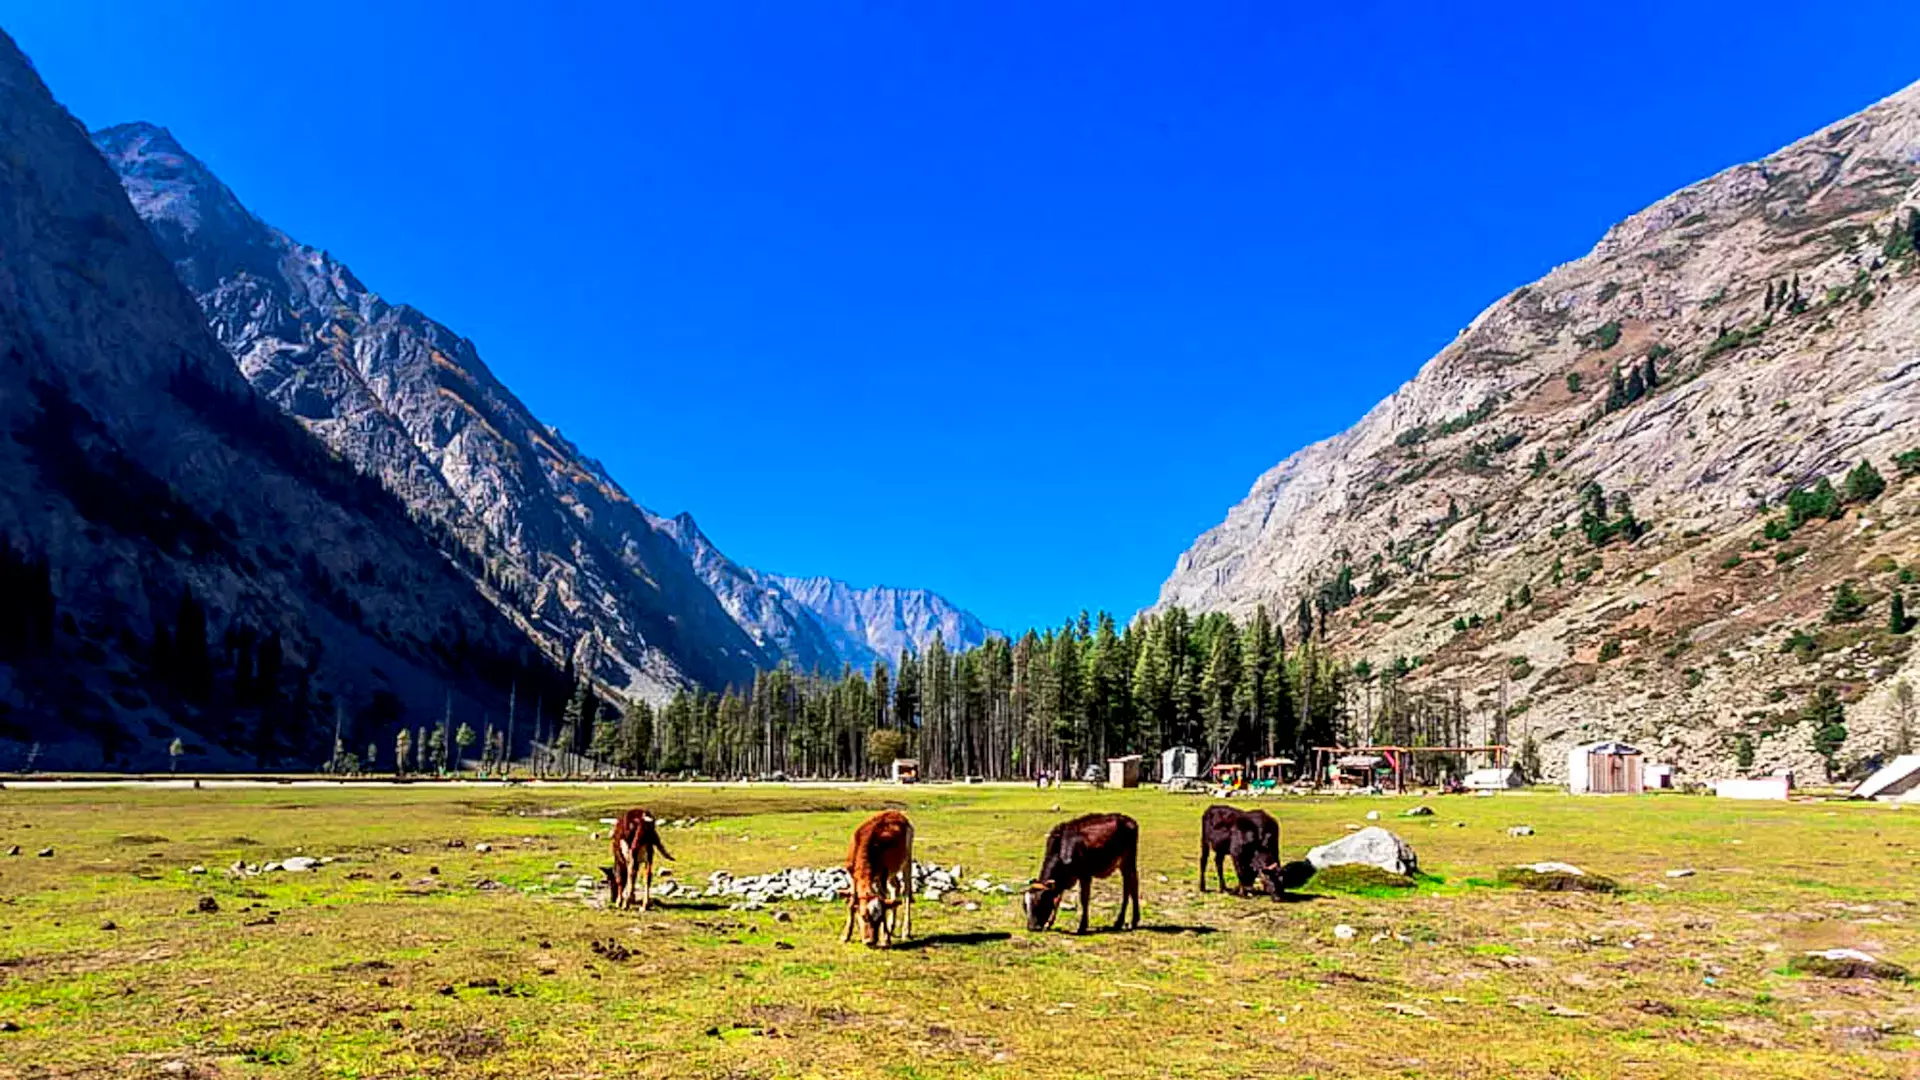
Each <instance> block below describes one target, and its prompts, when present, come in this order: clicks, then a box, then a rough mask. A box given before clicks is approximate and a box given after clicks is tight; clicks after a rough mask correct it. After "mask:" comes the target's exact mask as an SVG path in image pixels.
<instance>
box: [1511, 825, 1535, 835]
mask: <svg viewBox="0 0 1920 1080" xmlns="http://www.w3.org/2000/svg"><path fill="white" fill-rule="evenodd" d="M1507 835H1508V836H1532V835H1533V826H1531V825H1515V826H1514V827H1513V828H1511V829H1508V830H1507Z"/></svg>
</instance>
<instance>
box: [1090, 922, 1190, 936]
mask: <svg viewBox="0 0 1920 1080" xmlns="http://www.w3.org/2000/svg"><path fill="white" fill-rule="evenodd" d="M1216 933H1219V931H1218V930H1215V929H1214V928H1213V927H1211V926H1205V925H1201V924H1198V923H1196V924H1194V925H1192V926H1179V925H1176V924H1174V923H1157V924H1149V925H1146V926H1135V927H1132V928H1131V929H1129V928H1126V927H1120V926H1114V925H1112V924H1108V925H1106V926H1095V927H1091V928H1089V929H1088V930H1087V936H1088V937H1092V936H1093V935H1095V934H1194V935H1203V934H1216Z"/></svg>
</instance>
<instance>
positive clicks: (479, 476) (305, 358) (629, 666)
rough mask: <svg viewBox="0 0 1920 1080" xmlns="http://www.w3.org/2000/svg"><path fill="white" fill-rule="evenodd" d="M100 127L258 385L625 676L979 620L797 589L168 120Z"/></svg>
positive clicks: (548, 632)
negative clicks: (247, 191)
mask: <svg viewBox="0 0 1920 1080" xmlns="http://www.w3.org/2000/svg"><path fill="white" fill-rule="evenodd" d="M94 141H95V143H96V144H97V145H98V146H99V148H100V150H101V152H102V154H104V155H105V157H106V158H107V160H108V162H109V163H110V164H112V165H113V167H114V168H115V169H116V170H117V171H118V172H119V174H120V176H121V179H122V182H123V183H124V185H125V186H126V189H127V193H128V195H129V197H130V198H131V199H132V201H133V204H134V206H135V208H136V209H137V210H138V211H139V212H140V214H141V216H142V217H143V218H144V219H145V220H146V221H147V224H148V226H149V227H150V228H151V230H152V231H153V233H154V236H155V237H156V238H157V239H158V240H159V243H160V246H161V249H162V250H163V251H165V252H166V253H167V254H168V256H169V257H170V258H171V259H172V260H173V262H174V266H175V268H176V270H177V271H178V273H179V276H180V279H181V280H182V281H183V282H185V283H186V285H187V287H188V288H189V289H190V290H191V291H192V292H193V293H194V295H195V296H196V297H197V298H198V299H199V301H200V305H201V307H202V308H203V310H204V311H205V314H206V318H207V321H208V324H209V326H210V327H211V328H212V330H213V332H214V335H215V336H216V337H217V338H218V339H219V340H220V342H221V343H222V344H223V345H225V346H226V347H227V349H228V350H229V351H230V352H231V353H232V354H233V356H234V359H235V361H236V362H237V363H238V365H239V368H240V371H241V373H242V374H244V375H245V376H246V377H247V379H248V380H249V381H250V382H251V383H252V384H253V386H254V388H255V389H256V390H258V391H259V392H260V393H261V394H262V395H264V396H265V397H267V398H268V399H269V400H271V401H273V402H275V403H277V404H278V405H279V406H281V407H282V408H283V409H285V410H286V412H287V413H288V414H289V415H291V416H293V417H294V418H296V419H297V420H298V421H299V422H300V423H301V424H302V425H303V426H305V427H306V428H307V430H309V431H311V432H312V433H313V434H314V435H316V436H318V437H319V438H320V439H321V440H323V441H324V442H326V444H327V445H328V446H330V447H332V448H333V450H334V451H335V452H337V453H338V454H340V455H341V456H342V457H343V458H345V459H347V460H349V461H351V462H353V463H354V464H355V465H356V466H358V467H359V468H360V469H362V470H364V471H366V472H367V473H368V474H370V475H373V476H376V477H378V478H379V479H380V480H381V482H382V483H383V484H385V485H386V487H387V488H388V489H389V490H390V491H392V492H393V493H394V494H395V495H397V496H398V497H399V498H400V499H401V500H402V501H403V502H404V503H405V504H406V505H407V507H408V508H409V510H410V511H411V512H412V514H413V515H414V516H415V517H416V518H417V519H419V520H421V521H422V522H425V523H427V525H428V526H429V527H430V528H432V529H434V530H436V531H437V533H438V535H440V536H441V538H442V540H443V542H444V543H446V544H447V545H448V546H449V547H452V548H455V549H457V550H459V551H462V552H464V555H463V558H464V559H465V560H466V561H468V562H469V563H470V565H471V566H472V567H473V569H474V570H475V571H476V573H477V574H478V576H480V577H481V579H482V580H483V582H484V584H485V586H486V588H487V591H488V594H489V595H490V596H492V597H493V598H494V600H495V601H496V602H497V603H498V604H499V605H500V606H501V608H502V610H504V611H506V612H508V613H509V614H510V615H512V616H513V617H514V618H515V620H516V621H518V622H519V623H520V624H521V625H522V626H523V627H525V628H526V629H527V631H528V632H529V633H531V634H533V635H535V636H536V637H538V638H540V639H541V640H543V641H545V642H547V643H548V645H549V647H550V648H551V649H554V650H555V651H561V650H571V653H570V655H571V656H572V657H573V659H574V660H575V661H576V662H578V663H586V662H589V661H591V662H593V663H594V664H595V665H596V668H595V670H596V674H597V675H598V676H599V677H600V678H602V679H603V680H605V681H607V682H609V683H610V684H612V685H613V686H615V687H617V688H623V689H625V690H627V691H628V692H631V693H636V694H640V695H642V696H647V697H652V698H655V699H658V698H661V697H664V696H666V695H667V694H669V693H671V692H672V691H673V690H675V689H677V688H679V687H681V686H684V685H687V684H689V683H697V684H700V685H704V686H707V687H720V686H725V685H729V684H732V685H746V684H748V683H750V682H751V681H752V673H753V671H754V670H755V669H756V668H766V667H772V666H774V665H776V664H779V663H781V662H786V663H790V664H792V665H793V666H794V667H796V668H798V669H800V670H802V671H812V670H820V671H837V670H838V669H839V668H840V667H841V665H842V664H846V663H852V664H854V665H855V666H859V667H867V666H870V665H871V663H872V662H873V660H874V659H875V658H876V656H877V655H879V654H876V652H875V649H876V648H877V647H880V653H881V654H885V655H887V656H889V657H893V656H897V655H898V648H899V646H900V645H902V644H912V645H914V646H915V647H918V646H919V645H923V644H925V642H927V641H930V640H931V639H932V634H933V630H934V629H935V628H944V629H946V630H947V632H948V640H949V641H950V642H951V641H953V640H955V638H954V632H955V631H964V632H965V633H966V639H967V640H969V641H973V642H977V641H978V640H980V639H981V637H982V634H983V633H984V631H982V630H981V629H980V623H979V620H977V619H974V618H973V617H972V616H971V615H967V614H966V613H964V612H960V611H958V610H957V609H955V608H953V607H952V605H950V604H948V603H947V602H946V601H944V600H941V599H940V598H938V597H934V596H932V595H931V594H921V593H913V592H907V591H897V590H854V589H850V588H849V587H847V586H845V585H842V584H840V583H838V582H824V581H823V582H822V583H809V586H808V589H807V594H808V595H817V596H820V597H822V598H823V601H824V602H825V603H826V605H827V606H825V607H817V606H814V605H811V604H808V603H806V602H803V601H801V600H799V599H797V598H796V597H795V596H794V595H793V594H792V592H790V591H789V590H788V589H787V587H786V585H785V583H784V581H783V579H779V578H776V577H774V576H772V575H767V574H762V573H760V572H758V571H755V570H752V569H749V568H747V567H743V566H740V565H739V564H737V563H735V562H733V561H732V560H730V559H728V558H727V557H726V555H724V554H723V553H722V552H721V551H720V550H719V549H718V548H717V547H715V546H714V544H713V543H712V541H711V540H709V539H708V538H707V537H706V536H705V534H703V533H702V532H701V531H700V529H699V528H698V526H696V525H695V524H694V522H693V519H692V517H691V516H689V515H685V514H682V515H680V516H678V517H674V518H665V517H661V516H659V515H657V514H654V513H652V512H651V511H649V510H647V509H646V508H645V507H643V506H641V505H640V504H639V503H638V502H636V501H635V500H634V499H632V498H631V497H630V496H628V495H627V493H626V492H624V491H623V490H622V489H621V488H620V486H619V485H618V484H617V483H616V482H615V481H614V480H613V479H612V478H611V477H610V476H608V475H607V473H606V470H605V469H603V468H602V467H601V466H600V465H599V463H598V462H596V461H593V460H591V459H589V458H587V457H585V456H584V455H583V454H582V453H581V452H580V451H579V450H578V449H577V448H575V447H574V446H573V445H572V444H571V443H569V442H568V441H567V440H566V439H564V438H563V437H562V436H561V435H560V433H559V432H558V431H556V430H554V429H553V428H551V427H549V426H547V425H545V424H542V423H541V422H540V421H539V420H538V419H537V418H535V417H534V416H533V415H532V413H531V412H530V411H528V409H527V408H526V407H525V406H524V405H523V404H522V403H521V402H520V401H519V400H518V399H517V398H516V397H514V395H513V393H512V392H511V391H510V390H508V389H507V388H506V387H505V386H504V385H502V384H501V383H500V382H499V381H498V380H497V379H495V378H494V376H493V374H492V373H491V372H490V371H489V370H488V369H487V367H486V365H485V364H484V363H483V362H482V361H481V359H480V356H479V354H478V352H477V351H476V350H475V348H474V346H473V344H472V343H471V342H470V341H468V340H466V339H465V338H461V337H459V336H458V335H456V334H454V333H453V332H452V331H450V330H448V329H447V328H446V327H444V326H442V325H441V324H439V323H437V322H435V321H433V320H432V319H429V318H427V317H426V316H424V315H422V314H421V313H420V312H418V311H416V310H414V309H412V308H410V307H407V306H405V305H391V304H388V303H387V302H386V301H384V300H382V299H381V298H380V297H379V296H378V295H376V294H375V293H373V292H372V291H370V290H369V289H368V288H367V287H366V286H365V285H363V284H361V282H360V281H359V280H358V279H357V278H355V277H354V276H353V274H352V272H351V271H349V270H348V269H347V268H346V267H345V266H343V265H341V264H340V263H339V262H338V261H336V260H335V259H333V258H332V257H331V256H330V255H328V254H327V253H326V252H324V251H320V250H317V249H315V248H312V247H308V246H306V245H304V244H301V243H299V242H297V241H295V240H293V239H292V238H290V237H288V236H287V235H286V234H285V233H283V232H281V231H280V230H278V229H275V228H273V227H272V226H270V225H267V224H266V223H264V222H262V221H260V220H259V219H258V218H256V217H255V216H254V215H253V214H252V213H250V212H249V211H248V210H247V209H246V208H245V207H244V206H243V205H242V204H241V203H240V201H239V200H238V198H236V197H235V196H234V194H233V193H232V192H231V191H230V190H228V188H227V187H226V186H225V185H224V184H222V183H221V182H220V180H219V179H218V178H217V177H215V176H214V175H213V173H212V172H211V171H210V170H209V169H207V167H206V166H205V165H204V164H202V163H201V162H200V161H198V160H197V159H195V158H194V157H193V156H192V155H191V154H189V153H187V151H186V150H185V149H183V148H182V147H181V146H180V145H179V143H177V142H176V141H175V140H174V139H173V137H172V136H171V135H170V134H169V133H168V132H167V131H165V130H164V129H162V128H158V127H154V126H152V125H150V124H142V123H135V124H122V125H119V126H117V127H111V128H107V129H105V130H102V131H100V132H98V133H96V134H95V135H94ZM889 606H891V607H892V608H893V610H892V611H890V612H889V611H885V610H883V609H886V608H888V607H889ZM848 620H852V621H848ZM882 646H884V647H882Z"/></svg>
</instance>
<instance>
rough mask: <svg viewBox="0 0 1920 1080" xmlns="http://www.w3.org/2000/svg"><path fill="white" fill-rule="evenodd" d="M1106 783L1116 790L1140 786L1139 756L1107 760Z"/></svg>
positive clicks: (1133, 755)
mask: <svg viewBox="0 0 1920 1080" xmlns="http://www.w3.org/2000/svg"><path fill="white" fill-rule="evenodd" d="M1107 783H1108V784H1110V785H1111V786H1113V787H1117V788H1130V787H1139V786H1140V755H1139V754H1128V755H1126V756H1124V757H1116V758H1108V759H1107Z"/></svg>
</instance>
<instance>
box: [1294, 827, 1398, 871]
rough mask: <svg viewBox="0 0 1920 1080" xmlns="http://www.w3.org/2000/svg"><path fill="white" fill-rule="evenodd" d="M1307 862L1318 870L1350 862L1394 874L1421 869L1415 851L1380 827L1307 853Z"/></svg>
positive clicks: (1367, 829) (1363, 830) (1366, 829)
mask: <svg viewBox="0 0 1920 1080" xmlns="http://www.w3.org/2000/svg"><path fill="white" fill-rule="evenodd" d="M1307 861H1308V862H1309V863H1312V864H1313V868H1314V869H1315V870H1325V869H1326V868H1327V867H1329V866H1343V865H1346V864H1349V863H1358V864H1360V865H1363V866H1377V867H1379V868H1380V869H1382V870H1385V871H1387V872H1388V873H1390V874H1411V873H1414V872H1415V871H1417V870H1419V869H1420V861H1419V859H1418V858H1417V857H1416V856H1415V855H1414V853H1413V848H1412V847H1411V846H1410V845H1408V843H1407V842H1406V841H1405V840H1402V839H1400V838H1399V837H1398V836H1395V835H1394V834H1393V833H1391V832H1388V831H1387V830H1385V829H1383V828H1381V827H1379V826H1378V825H1374V826H1370V827H1368V828H1365V829H1362V830H1360V831H1359V832H1357V833H1354V834H1353V835H1352V836H1343V837H1341V838H1340V839H1338V840H1335V841H1333V842H1332V843H1330V844H1322V845H1320V846H1319V847H1317V848H1314V849H1313V850H1311V851H1309V852H1307Z"/></svg>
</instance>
